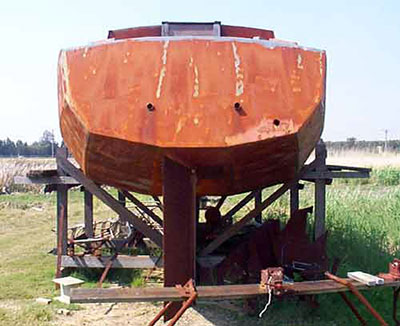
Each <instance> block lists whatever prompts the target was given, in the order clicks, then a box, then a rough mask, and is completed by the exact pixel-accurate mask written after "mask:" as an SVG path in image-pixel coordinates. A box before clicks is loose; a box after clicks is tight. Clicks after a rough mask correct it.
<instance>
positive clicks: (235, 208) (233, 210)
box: [222, 191, 256, 221]
mask: <svg viewBox="0 0 400 326" xmlns="http://www.w3.org/2000/svg"><path fill="white" fill-rule="evenodd" d="M255 195H256V191H252V192H250V193H248V194H247V196H246V197H244V198H243V199H242V200H241V201H239V202H238V203H237V204H236V205H235V206H233V207H232V208H231V209H230V210H229V211H228V212H227V213H226V214H225V215H224V216H223V217H222V218H223V220H224V221H228V220H230V219H231V218H232V217H233V215H235V214H236V213H237V212H238V211H240V210H241V209H242V207H244V206H246V205H247V204H248V203H249V202H250V201H251V200H252V199H253V198H254V196H255Z"/></svg>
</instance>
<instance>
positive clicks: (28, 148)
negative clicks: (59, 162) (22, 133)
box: [0, 130, 59, 157]
mask: <svg viewBox="0 0 400 326" xmlns="http://www.w3.org/2000/svg"><path fill="white" fill-rule="evenodd" d="M58 147H59V145H58V143H57V142H56V141H55V140H54V134H53V133H52V132H51V131H48V130H45V131H44V132H43V135H42V136H41V137H40V139H39V140H38V141H35V142H33V143H32V144H28V143H27V142H23V141H22V140H17V141H16V142H14V141H12V140H11V139H10V138H7V139H5V140H0V156H5V157H19V156H41V157H51V156H54V153H55V151H56V150H57V148H58Z"/></svg>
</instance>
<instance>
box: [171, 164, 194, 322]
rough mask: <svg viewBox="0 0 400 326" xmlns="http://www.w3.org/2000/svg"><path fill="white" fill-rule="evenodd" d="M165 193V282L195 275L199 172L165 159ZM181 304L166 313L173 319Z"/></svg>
mask: <svg viewBox="0 0 400 326" xmlns="http://www.w3.org/2000/svg"><path fill="white" fill-rule="evenodd" d="M163 196H164V237H163V239H164V245H163V248H164V286H167V287H168V286H175V285H176V284H185V283H186V282H187V281H188V280H189V279H195V270H196V175H195V174H194V173H193V172H192V170H191V169H189V168H187V167H185V166H183V165H181V164H179V163H177V162H175V161H172V160H171V159H169V158H164V160H163ZM180 306H181V304H180V303H179V302H178V303H174V304H172V305H171V306H170V307H169V309H168V310H167V312H166V314H165V319H166V320H169V319H171V318H172V317H173V316H174V315H175V313H176V312H177V311H178V310H179V308H180Z"/></svg>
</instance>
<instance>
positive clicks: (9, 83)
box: [0, 0, 400, 143]
mask: <svg viewBox="0 0 400 326" xmlns="http://www.w3.org/2000/svg"><path fill="white" fill-rule="evenodd" d="M162 21H196V22H203V21H221V22H222V23H223V24H227V25H240V26H247V27H256V28H264V29H272V30H274V32H275V36H276V37H277V38H279V39H284V40H291V41H296V42H298V43H299V44H300V45H303V46H308V47H314V48H319V49H324V50H326V52H327V58H328V72H327V93H326V116H325V128H324V133H323V138H324V140H331V141H334V140H346V139H347V138H349V137H355V138H357V139H359V140H382V139H384V138H385V130H387V135H388V138H389V139H400V100H399V99H398V97H399V96H400V1H399V0H387V1H378V0H376V1H368V0H364V1H356V0H355V1H348V0H335V1H321V0H318V1H307V0H303V1H298V0H294V1H285V0H280V1H266V0H264V1H261V0H260V1H258V0H246V1H243V0H240V1H236V0H231V1H217V0H213V1H211V0H201V1H193V2H192V1H188V0H187V1H176V0H168V1H152V0H147V1H143V0H140V1H127V0H114V1H101V0H96V1H93V0H85V1H82V0H68V1H64V0H58V1H57V0H36V1H31V0H30V1H29V0H26V1H19V0H13V1H5V0H1V1H0V30H1V43H2V45H1V47H0V100H1V102H0V139H5V138H7V137H9V138H11V139H13V140H17V139H21V140H23V141H27V142H29V143H30V142H33V141H36V140H38V139H39V138H40V136H41V135H42V133H43V131H44V130H45V129H47V130H54V132H55V134H56V139H57V140H58V141H60V139H61V138H60V137H61V136H60V134H59V124H58V108H57V105H58V104H57V69H56V68H57V60H58V53H59V51H60V49H62V48H68V47H71V46H80V45H86V44H87V43H90V42H92V41H97V40H102V39H105V38H107V33H108V30H111V29H118V28H127V27H135V26H145V25H159V24H160V23H161V22H162Z"/></svg>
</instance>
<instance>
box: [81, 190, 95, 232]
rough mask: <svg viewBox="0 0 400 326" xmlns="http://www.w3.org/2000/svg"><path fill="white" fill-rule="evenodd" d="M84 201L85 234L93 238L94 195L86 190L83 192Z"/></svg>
mask: <svg viewBox="0 0 400 326" xmlns="http://www.w3.org/2000/svg"><path fill="white" fill-rule="evenodd" d="M83 200H84V205H85V209H84V219H85V234H86V236H87V237H88V238H93V195H92V193H91V192H89V191H87V190H86V189H85V190H84V192H83Z"/></svg>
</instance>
